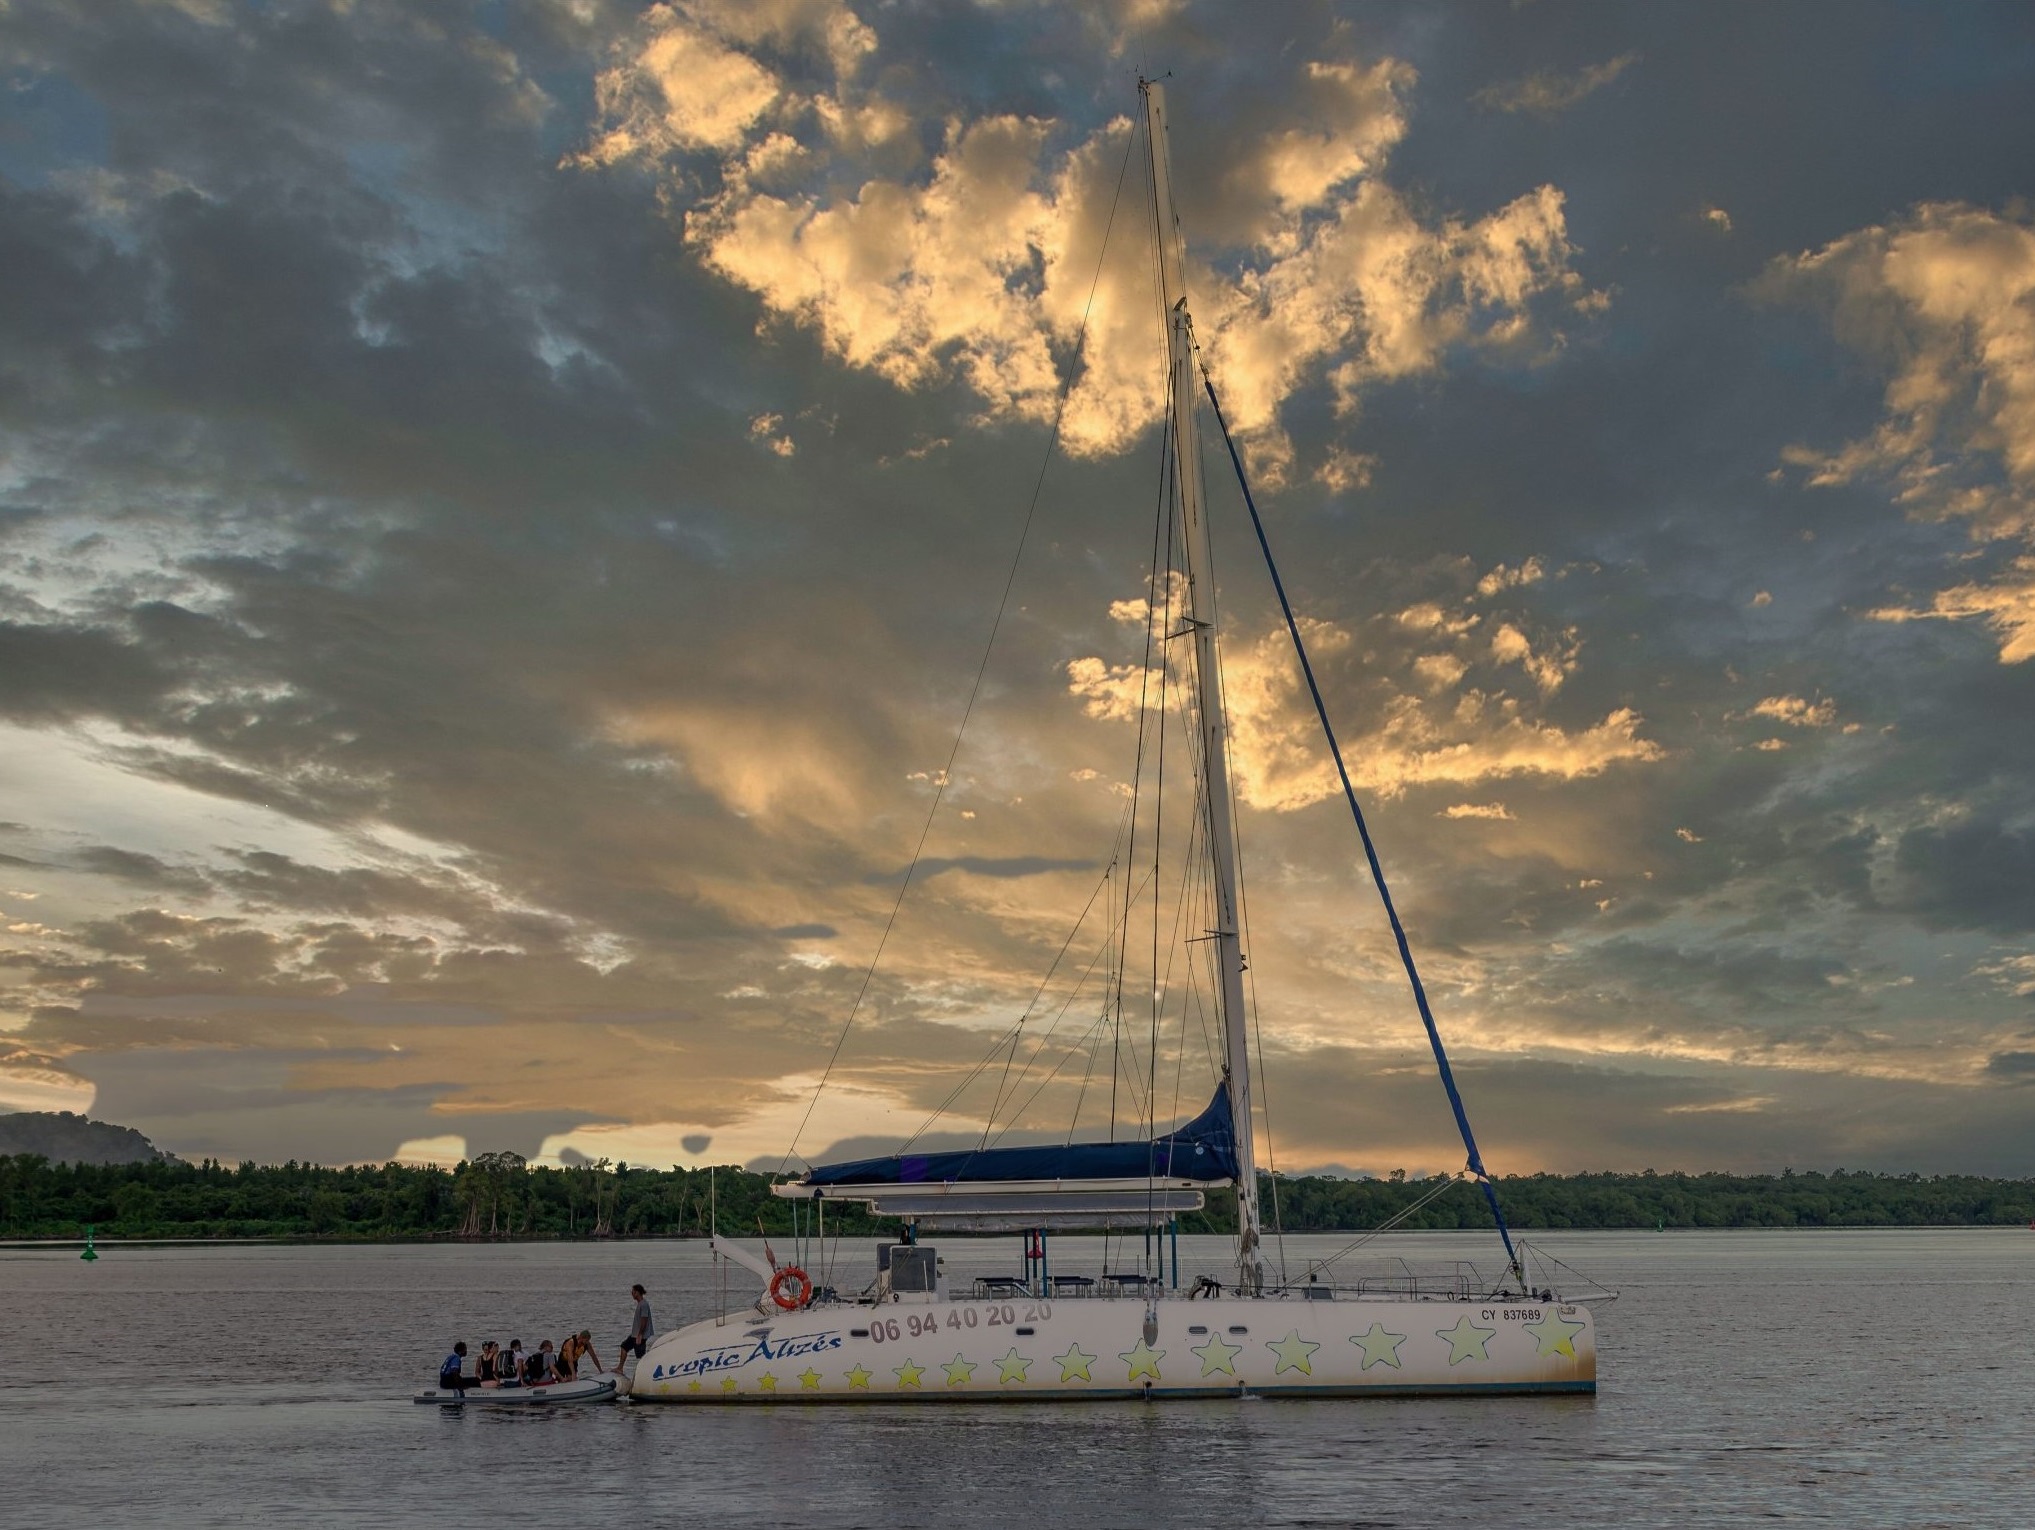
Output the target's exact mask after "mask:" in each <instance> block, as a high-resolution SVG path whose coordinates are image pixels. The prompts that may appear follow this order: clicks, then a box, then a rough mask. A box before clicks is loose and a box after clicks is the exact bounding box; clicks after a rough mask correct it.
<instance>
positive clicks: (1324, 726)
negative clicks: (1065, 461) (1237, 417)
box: [1201, 372, 1526, 1285]
mask: <svg viewBox="0 0 2035 1530" xmlns="http://www.w3.org/2000/svg"><path fill="white" fill-rule="evenodd" d="M1201 385H1202V387H1203V388H1205V389H1206V390H1207V391H1208V403H1209V407H1210V408H1212V409H1213V410H1214V411H1215V423H1216V426H1217V427H1218V428H1219V429H1220V430H1221V431H1222V444H1223V445H1224V446H1225V447H1227V448H1228V449H1229V460H1230V466H1231V467H1232V468H1234V469H1235V470H1236V475H1237V487H1238V488H1240V489H1242V490H1243V491H1244V507H1245V508H1246V509H1247V510H1249V511H1250V512H1251V529H1252V530H1253V531H1255V532H1256V533H1257V534H1258V550H1259V551H1260V552H1262V553H1264V555H1265V570H1266V572H1267V573H1269V574H1270V575H1271V576H1272V589H1273V591H1274V593H1276V594H1277V595H1278V597H1279V610H1280V612H1281V613H1282V614H1283V615H1284V616H1285V618H1286V631H1287V633H1288V634H1289V635H1290V636H1291V637H1292V639H1293V651H1294V653H1295V654H1297V655H1298V656H1299V658H1300V672H1301V674H1302V675H1304V676H1306V678H1307V693H1308V695H1310V696H1312V697H1313V698H1314V711H1315V715H1316V716H1318V717H1319V718H1320V719H1321V731H1322V732H1323V734H1325V735H1326V736H1327V738H1328V752H1329V753H1330V754H1331V755H1333V756H1334V757H1335V773H1336V775H1337V776H1338V777H1340V778H1341V780H1342V783H1343V797H1344V798H1345V800H1347V801H1348V803H1349V805H1350V816H1351V817H1352V818H1354V819H1355V820H1356V821H1357V834H1358V836H1359V837H1360V838H1362V840H1363V842H1364V856H1365V858H1366V859H1367V860H1369V861H1370V863H1371V877H1372V880H1374V881H1375V882H1376V883H1377V884H1378V897H1379V898H1380V899H1381V900H1382V901H1383V902H1384V904H1385V917H1386V918H1387V919H1388V920H1390V921H1391V924H1392V938H1393V939H1394V940H1396V941H1397V942H1398V943H1399V960H1400V962H1401V963H1402V964H1403V965H1404V966H1405V968H1406V980H1407V982H1409V983H1411V984H1412V985H1413V1002H1414V1003H1415V1004H1416V1005H1417V1006H1419V1009H1420V1019H1421V1023H1422V1024H1423V1025H1425V1026H1426V1027H1427V1040H1428V1044H1429V1045H1430V1046H1432V1047H1433V1048H1434V1061H1435V1066H1436V1067H1438V1068H1439V1069H1440V1070H1441V1086H1442V1088H1443V1089H1445V1090H1447V1091H1448V1097H1449V1108H1450V1109H1451V1110H1453V1111H1454V1112H1455V1113H1456V1127H1457V1129H1458V1130H1460V1131H1461V1132H1462V1134H1463V1146H1464V1147H1465V1148H1467V1149H1468V1150H1469V1155H1470V1172H1471V1173H1472V1174H1474V1175H1476V1176H1477V1183H1478V1184H1480V1185H1482V1186H1483V1187H1484V1199H1485V1200H1486V1201H1488V1202H1490V1205H1491V1217H1492V1220H1493V1221H1495V1222H1496V1223H1497V1224H1498V1236H1499V1237H1500V1238H1502V1239H1503V1240H1504V1242H1505V1257H1506V1258H1507V1259H1508V1260H1509V1261H1510V1262H1511V1265H1512V1273H1513V1275H1514V1276H1515V1277H1517V1278H1518V1280H1519V1281H1520V1283H1521V1284H1522V1285H1523V1284H1524V1283H1525V1281H1526V1272H1525V1271H1524V1270H1523V1269H1522V1268H1521V1266H1520V1262H1519V1251H1518V1250H1517V1249H1515V1248H1514V1247H1513V1246H1512V1229H1511V1228H1510V1227H1508V1226H1506V1224H1505V1213H1504V1211H1503V1210H1501V1209H1500V1207H1499V1205H1498V1191H1497V1188H1496V1187H1495V1186H1494V1185H1493V1184H1492V1183H1491V1176H1490V1175H1489V1174H1488V1173H1486V1172H1485V1170H1484V1159H1483V1155H1482V1154H1480V1153H1479V1152H1478V1151H1477V1138H1476V1134H1475V1133H1473V1132H1472V1131H1471V1130H1470V1117H1469V1113H1468V1112H1467V1111H1466V1110H1464V1109H1463V1097H1462V1095H1461V1094H1460V1093H1459V1092H1457V1089H1456V1076H1455V1072H1454V1070H1452V1069H1451V1068H1450V1067H1449V1054H1448V1050H1447V1049H1446V1048H1445V1047H1443V1045H1442V1042H1441V1031H1440V1029H1439V1028H1438V1027H1437V1026H1436V1025H1435V1023H1434V1011H1433V1010H1432V1009H1430V1008H1429V1007H1428V1003H1427V989H1426V987H1425V986H1424V985H1423V984H1422V983H1421V981H1420V969H1419V968H1418V967H1417V966H1415V965H1414V961H1413V947H1412V946H1411V945H1409V944H1408V943H1407V940H1406V927H1405V926H1404V925H1402V924H1401V923H1400V922H1399V910H1398V909H1397V908H1395V907H1393V904H1392V890H1391V889H1390V888H1389V887H1387V886H1386V885H1385V868H1384V867H1383V866H1382V865H1380V864H1379V862H1378V850H1377V847H1376V846H1375V845H1373V844H1372V843H1371V830H1370V827H1369V825H1367V824H1366V823H1365V822H1364V810H1363V809H1362V808H1361V807H1359V806H1358V805H1357V789H1356V788H1355V787H1354V786H1352V785H1351V784H1350V773H1349V770H1348V768H1347V767H1346V766H1344V764H1343V750H1342V745H1341V744H1339V743H1337V742H1336V736H1335V725H1334V724H1333V723H1331V722H1330V721H1329V720H1328V705H1327V703H1325V702H1324V701H1323V700H1322V699H1321V687H1320V686H1319V685H1317V684H1316V683H1315V679H1314V665H1313V664H1312V663H1310V662H1309V660H1308V657H1307V645H1306V644H1305V643H1304V642H1302V641H1301V638H1300V624H1299V623H1298V622H1297V621H1295V620H1294V618H1293V603H1292V602H1291V601H1290V600H1288V599H1287V598H1286V583H1285V581H1284V580H1282V579H1281V578H1280V577H1279V565H1278V564H1277V563H1276V562H1275V561H1273V558H1272V544H1271V542H1270V541H1268V540H1267V539H1266V536H1265V523H1264V521H1263V520H1262V519H1260V518H1259V515H1258V502H1257V501H1256V500H1255V499H1253V498H1252V497H1251V483H1250V480H1249V479H1248V478H1246V477H1245V476H1244V464H1243V459H1242V458H1240V457H1239V456H1238V455H1237V444H1236V442H1235V441H1234V440H1232V439H1231V438H1230V433H1229V422H1228V421H1227V420H1225V419H1224V418H1223V417H1222V403H1221V401H1220V400H1218V399H1217V398H1216V396H1215V384H1214V382H1212V381H1211V380H1210V379H1209V376H1208V374H1207V373H1206V372H1203V373H1202V374H1201Z"/></svg>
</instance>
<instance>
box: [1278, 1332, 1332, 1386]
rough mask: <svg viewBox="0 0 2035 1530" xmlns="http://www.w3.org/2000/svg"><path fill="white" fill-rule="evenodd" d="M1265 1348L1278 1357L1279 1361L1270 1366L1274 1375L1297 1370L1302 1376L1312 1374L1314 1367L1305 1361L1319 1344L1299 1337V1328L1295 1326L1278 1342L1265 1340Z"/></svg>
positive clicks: (1318, 1347)
mask: <svg viewBox="0 0 2035 1530" xmlns="http://www.w3.org/2000/svg"><path fill="white" fill-rule="evenodd" d="M1265 1348H1267V1349H1269V1350H1270V1351H1271V1352H1272V1353H1273V1354H1275V1355H1277V1356H1278V1357H1279V1363H1278V1364H1277V1365H1275V1366H1273V1367H1272V1374H1273V1375H1274V1376H1281V1375H1284V1374H1285V1373H1286V1372H1287V1371H1298V1372H1300V1374H1301V1375H1303V1376H1312V1375H1313V1374H1314V1367H1313V1366H1312V1365H1309V1364H1308V1363H1307V1362H1308V1358H1309V1357H1310V1356H1311V1355H1313V1353H1314V1352H1315V1351H1316V1350H1317V1349H1320V1348H1321V1346H1320V1345H1319V1344H1315V1343H1312V1342H1310V1341H1308V1340H1306V1339H1303V1338H1301V1337H1300V1330H1299V1329H1297V1328H1295V1329H1294V1330H1292V1331H1291V1332H1290V1333H1288V1334H1287V1335H1286V1337H1285V1338H1283V1339H1281V1340H1280V1341H1279V1342H1278V1343H1276V1344H1273V1343H1270V1342H1267V1343H1266V1345H1265Z"/></svg>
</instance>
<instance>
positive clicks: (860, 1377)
mask: <svg viewBox="0 0 2035 1530" xmlns="http://www.w3.org/2000/svg"><path fill="white" fill-rule="evenodd" d="M871 1374H872V1373H871V1372H869V1371H865V1370H863V1369H862V1367H861V1366H859V1365H858V1366H856V1367H855V1369H854V1370H852V1371H850V1372H849V1373H848V1385H849V1386H850V1387H860V1388H861V1389H862V1390H863V1391H865V1392H866V1391H868V1390H869V1377H870V1375H871Z"/></svg>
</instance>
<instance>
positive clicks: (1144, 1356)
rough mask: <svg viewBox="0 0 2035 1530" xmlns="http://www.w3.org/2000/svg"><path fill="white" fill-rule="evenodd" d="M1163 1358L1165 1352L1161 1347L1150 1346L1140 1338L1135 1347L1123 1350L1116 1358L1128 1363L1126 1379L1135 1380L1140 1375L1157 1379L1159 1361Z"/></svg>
mask: <svg viewBox="0 0 2035 1530" xmlns="http://www.w3.org/2000/svg"><path fill="white" fill-rule="evenodd" d="M1165 1358H1166V1352H1165V1351H1164V1350H1163V1349H1154V1348H1152V1346H1151V1345H1149V1344H1147V1343H1146V1342H1145V1341H1144V1340H1143V1339H1142V1338H1140V1339H1139V1340H1138V1343H1137V1348H1135V1349H1126V1350H1123V1351H1121V1352H1120V1353H1119V1354H1118V1355H1117V1359H1119V1360H1124V1361H1128V1362H1129V1363H1130V1368H1131V1373H1130V1376H1129V1378H1128V1379H1129V1380H1132V1381H1136V1380H1137V1379H1138V1378H1139V1377H1140V1376H1149V1377H1151V1378H1152V1380H1154V1381H1157V1380H1158V1379H1159V1362H1160V1361H1161V1360H1163V1359H1165Z"/></svg>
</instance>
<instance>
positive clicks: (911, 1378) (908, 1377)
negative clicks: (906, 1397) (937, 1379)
mask: <svg viewBox="0 0 2035 1530" xmlns="http://www.w3.org/2000/svg"><path fill="white" fill-rule="evenodd" d="M925 1373H926V1368H925V1367H924V1366H922V1365H920V1364H919V1363H918V1362H917V1361H915V1360H907V1361H905V1363H904V1364H903V1365H900V1366H898V1367H897V1368H896V1370H895V1371H894V1372H893V1373H892V1374H893V1375H895V1376H896V1377H897V1385H898V1389H899V1390H900V1391H902V1390H903V1389H904V1388H905V1387H915V1386H917V1385H918V1384H919V1377H921V1376H923V1375H925Z"/></svg>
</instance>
